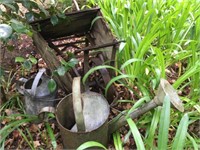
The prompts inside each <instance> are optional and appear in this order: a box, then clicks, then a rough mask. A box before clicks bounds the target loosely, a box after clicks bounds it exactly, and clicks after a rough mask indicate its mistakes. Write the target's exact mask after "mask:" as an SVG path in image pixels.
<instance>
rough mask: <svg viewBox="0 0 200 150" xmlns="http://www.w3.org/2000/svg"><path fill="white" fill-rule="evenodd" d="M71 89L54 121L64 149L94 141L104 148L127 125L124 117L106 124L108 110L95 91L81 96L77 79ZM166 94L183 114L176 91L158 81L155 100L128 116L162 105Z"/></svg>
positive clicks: (58, 107) (105, 103) (134, 115)
mask: <svg viewBox="0 0 200 150" xmlns="http://www.w3.org/2000/svg"><path fill="white" fill-rule="evenodd" d="M72 89H73V93H72V94H71V95H69V96H67V97H65V98H64V99H63V100H61V101H60V102H59V104H58V105H57V108H56V120H57V122H58V125H59V128H60V133H61V137H62V139H63V144H64V148H67V149H76V148H77V147H79V146H80V145H81V144H82V143H84V142H87V141H96V142H99V143H101V144H103V145H104V146H107V143H108V139H109V136H110V135H111V134H112V133H113V132H114V131H116V130H117V129H119V128H120V127H122V126H123V125H125V124H126V123H127V122H126V117H127V115H121V116H120V117H116V118H114V119H112V120H111V121H109V122H108V116H109V112H110V109H109V105H108V103H107V101H106V99H105V98H104V97H103V96H102V95H100V94H98V93H94V92H85V93H82V94H81V92H80V91H81V88H80V77H77V78H74V80H73V88H72ZM166 95H169V97H170V101H171V103H172V104H173V106H174V107H175V108H177V109H178V110H180V111H182V112H183V111H184V108H183V105H182V102H181V100H180V99H179V97H178V95H177V94H176V91H175V90H174V89H173V87H172V86H171V85H170V84H169V83H168V82H167V81H166V80H165V79H161V81H160V85H159V88H158V91H157V94H156V96H155V97H154V99H153V100H151V101H150V102H148V103H146V104H145V105H144V106H142V107H140V108H138V109H136V110H134V111H133V112H132V113H131V114H130V115H129V117H130V118H132V119H135V118H137V117H139V116H140V115H142V114H144V113H146V112H148V111H150V110H151V109H153V108H156V107H157V106H160V105H162V104H163V101H164V98H165V96H166Z"/></svg>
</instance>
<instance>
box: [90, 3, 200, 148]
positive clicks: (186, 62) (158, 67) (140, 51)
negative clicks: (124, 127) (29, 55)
mask: <svg viewBox="0 0 200 150" xmlns="http://www.w3.org/2000/svg"><path fill="white" fill-rule="evenodd" d="M90 2H91V3H93V4H95V1H92V0H91V1H90ZM96 4H98V6H100V8H101V11H102V13H103V15H104V17H105V18H106V20H107V21H108V23H109V25H110V27H111V29H112V31H113V33H114V34H115V35H116V37H117V38H119V39H122V40H125V41H126V42H125V43H122V44H121V45H120V46H119V50H118V54H117V56H116V62H117V63H116V68H118V69H119V70H120V71H121V72H123V73H124V74H120V76H117V77H115V78H113V79H112V81H111V82H114V81H118V82H117V83H118V84H119V83H120V84H122V85H123V86H126V87H127V88H128V89H129V90H130V92H131V93H134V95H136V99H133V102H132V103H133V107H134V103H135V104H137V103H136V102H139V101H140V100H141V102H145V101H149V100H150V99H152V97H153V95H154V94H155V93H154V90H155V89H156V88H157V86H158V83H159V79H160V78H166V79H168V80H169V82H171V83H172V84H173V87H174V88H175V89H177V91H178V92H179V95H180V97H181V100H182V101H183V102H184V106H185V112H187V113H186V114H185V115H184V114H182V113H178V112H176V111H173V110H171V118H173V119H170V118H167V116H166V115H164V116H162V113H161V109H160V108H157V109H156V110H155V111H153V112H151V113H148V114H147V115H146V116H144V117H141V118H140V119H139V120H137V121H136V126H135V125H134V124H133V122H131V121H130V120H127V121H128V123H129V126H130V128H131V130H132V128H134V127H135V128H134V129H138V130H142V129H144V128H145V129H146V131H145V133H144V134H137V135H136V134H134V133H137V132H133V134H132V135H133V136H134V139H138V140H139V142H140V144H137V143H136V145H137V147H138V148H139V145H143V147H142V148H139V149H144V147H146V148H147V149H151V148H152V149H155V148H156V147H157V148H158V149H162V148H163V149H167V148H170V149H171V148H172V149H179V148H183V147H184V148H186V149H187V148H191V149H198V146H197V145H198V144H199V139H198V137H199V135H198V134H195V133H194V132H190V131H189V129H187V126H188V125H191V124H192V123H193V122H195V121H197V122H198V123H197V124H198V125H197V127H199V118H198V115H199V100H200V99H199V97H200V90H199V89H200V84H199V80H200V61H199V60H200V59H199V58H200V41H199V38H200V32H199V31H200V28H199V24H200V11H199V7H200V1H198V0H193V1H181V0H175V1H174V0H173V1H163V0H156V1H154V0H141V1H137V0H134V1H126V0H117V1H115V0H100V1H96ZM115 79H116V80H115ZM134 87H136V88H135V89H134ZM138 89H139V91H140V94H138ZM144 97H145V100H143V99H144ZM138 99H139V101H138ZM142 100H143V101H142ZM120 102H122V100H120ZM163 109H165V108H163ZM162 111H163V110H162ZM160 113H161V114H160ZM160 115H161V116H162V117H161V118H160V119H159V116H160ZM181 116H182V120H181ZM188 117H189V121H188ZM149 118H151V119H149ZM180 120H181V122H180ZM168 121H169V122H170V126H168V127H166V129H164V127H163V125H162V123H163V122H165V123H164V124H169V122H168ZM167 122H168V123H167ZM179 122H180V124H179ZM183 122H184V123H185V125H183V124H184V123H183ZM178 124H179V125H178ZM158 126H159V132H158V131H157V127H158ZM183 126H184V127H185V129H184V131H187V132H186V133H184V134H185V135H180V133H179V132H180V130H181V129H180V128H182V127H183ZM191 126H192V125H191ZM162 127H163V130H165V132H167V131H168V129H169V130H171V132H172V133H171V136H173V134H174V133H173V132H175V131H176V129H177V128H178V129H177V134H176V136H175V138H173V137H171V138H169V139H168V134H166V135H164V133H165V132H161V131H160V130H161V129H160V128H162ZM184 131H183V132H184ZM157 132H158V133H157ZM128 134H129V133H128ZM128 134H127V135H128ZM162 134H163V135H162ZM127 135H126V136H127ZM139 135H140V136H142V138H140V136H139ZM186 135H187V136H186ZM129 136H130V134H129ZM162 136H163V137H165V138H162ZM178 138H182V139H181V140H182V141H181V140H180V141H179V142H178V141H177V140H178ZM114 139H118V144H119V146H120V144H121V145H123V144H124V143H123V142H125V140H122V139H120V138H119V135H118V134H115V136H114ZM120 140H121V142H120ZM157 140H158V141H157ZM167 140H169V141H168V142H167ZM184 140H185V142H184ZM135 142H137V141H135ZM162 142H164V143H165V144H162ZM143 143H144V144H143ZM197 143H198V144H197ZM118 144H115V145H116V146H118ZM166 145H167V146H166ZM179 146H180V147H179ZM119 149H120V148H119Z"/></svg>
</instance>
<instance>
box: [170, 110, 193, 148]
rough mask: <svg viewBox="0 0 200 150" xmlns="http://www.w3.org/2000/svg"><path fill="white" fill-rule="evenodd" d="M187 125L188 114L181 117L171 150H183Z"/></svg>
mask: <svg viewBox="0 0 200 150" xmlns="http://www.w3.org/2000/svg"><path fill="white" fill-rule="evenodd" d="M188 124H189V117H188V114H187V113H186V114H185V115H184V116H183V117H182V119H181V121H180V123H179V125H178V129H177V131H176V135H175V138H174V142H173V144H172V150H182V149H183V148H184V145H185V139H186V135H187V129H188Z"/></svg>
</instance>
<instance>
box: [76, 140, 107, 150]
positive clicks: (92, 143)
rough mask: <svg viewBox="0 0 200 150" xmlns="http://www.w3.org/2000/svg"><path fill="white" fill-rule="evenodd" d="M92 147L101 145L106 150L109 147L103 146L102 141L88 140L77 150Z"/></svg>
mask: <svg viewBox="0 0 200 150" xmlns="http://www.w3.org/2000/svg"><path fill="white" fill-rule="evenodd" d="M90 147H99V148H102V149H104V150H107V148H106V147H105V146H103V145H102V144H101V143H99V142H95V141H88V142H85V143H83V144H81V145H80V146H79V147H78V148H77V149H76V150H84V149H87V148H90Z"/></svg>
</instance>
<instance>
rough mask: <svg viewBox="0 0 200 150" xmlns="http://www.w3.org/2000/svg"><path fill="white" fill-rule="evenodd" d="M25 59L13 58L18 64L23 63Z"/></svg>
mask: <svg viewBox="0 0 200 150" xmlns="http://www.w3.org/2000/svg"><path fill="white" fill-rule="evenodd" d="M25 60H26V59H25V58H23V57H15V62H20V63H23V62H25Z"/></svg>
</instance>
